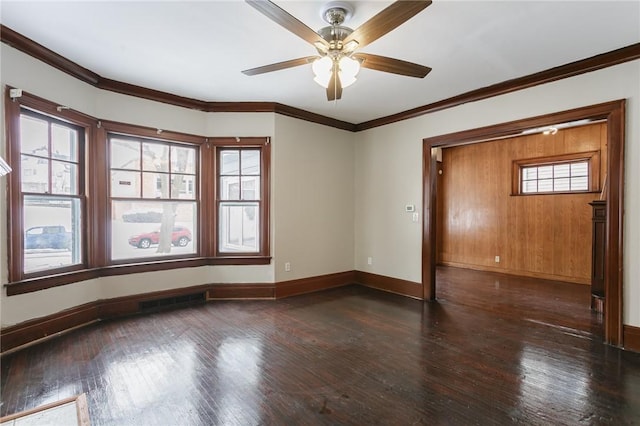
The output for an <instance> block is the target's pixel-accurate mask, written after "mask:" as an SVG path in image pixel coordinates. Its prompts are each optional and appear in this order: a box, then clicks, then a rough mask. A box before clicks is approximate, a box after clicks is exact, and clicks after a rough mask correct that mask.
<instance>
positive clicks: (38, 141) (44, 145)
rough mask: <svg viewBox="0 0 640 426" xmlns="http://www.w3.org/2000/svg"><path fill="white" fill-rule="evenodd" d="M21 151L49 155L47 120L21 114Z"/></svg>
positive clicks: (43, 155) (42, 155)
mask: <svg viewBox="0 0 640 426" xmlns="http://www.w3.org/2000/svg"><path fill="white" fill-rule="evenodd" d="M20 152H22V153H24V154H31V155H39V156H41V157H48V156H49V124H48V123H47V122H46V121H45V120H40V119H38V118H34V117H29V116H26V115H21V116H20Z"/></svg>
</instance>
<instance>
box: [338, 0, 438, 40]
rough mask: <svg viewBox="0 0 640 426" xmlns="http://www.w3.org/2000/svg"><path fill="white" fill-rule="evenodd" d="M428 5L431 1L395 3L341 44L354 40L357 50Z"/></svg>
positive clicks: (402, 1)
mask: <svg viewBox="0 0 640 426" xmlns="http://www.w3.org/2000/svg"><path fill="white" fill-rule="evenodd" d="M430 4H431V0H421V1H404V0H400V1H396V2H395V3H392V4H391V5H390V6H389V7H387V8H386V9H384V10H383V11H382V12H380V13H378V14H377V15H376V16H374V17H373V18H371V19H369V20H368V21H367V22H365V23H364V24H362V25H360V26H359V27H358V28H356V29H355V30H354V31H353V32H352V33H351V34H349V36H347V38H345V39H344V40H343V43H344V44H347V43H348V42H350V41H351V40H356V41H357V42H358V48H362V47H364V46H366V45H367V44H369V43H371V42H373V41H375V40H377V39H379V38H380V37H382V36H383V35H385V34H387V33H388V32H390V31H391V30H393V29H394V28H396V27H398V26H400V25H402V24H404V23H405V22H406V21H408V20H409V19H411V18H412V17H413V16H414V15H416V14H417V13H418V12H420V11H422V10H424V9H426V8H427V6H429V5H430Z"/></svg>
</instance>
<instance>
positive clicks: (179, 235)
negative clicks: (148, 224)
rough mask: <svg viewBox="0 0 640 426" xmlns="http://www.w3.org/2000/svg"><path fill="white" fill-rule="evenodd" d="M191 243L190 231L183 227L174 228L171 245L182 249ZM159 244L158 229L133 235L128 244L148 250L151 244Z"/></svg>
mask: <svg viewBox="0 0 640 426" xmlns="http://www.w3.org/2000/svg"><path fill="white" fill-rule="evenodd" d="M189 241H191V231H190V230H189V228H185V227H184V226H174V227H173V232H172V233H171V244H173V245H174V246H178V247H184V246H186V245H187V244H189ZM159 242H160V229H156V230H155V231H153V232H147V233H144V234H138V235H133V236H131V237H129V244H130V245H132V246H134V247H139V248H149V247H151V245H152V244H158V243H159Z"/></svg>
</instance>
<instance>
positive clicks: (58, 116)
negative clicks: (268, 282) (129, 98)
mask: <svg viewBox="0 0 640 426" xmlns="http://www.w3.org/2000/svg"><path fill="white" fill-rule="evenodd" d="M9 89H10V88H8V87H7V88H6V92H7V93H6V96H5V109H6V112H7V114H6V117H7V119H6V130H7V159H8V161H9V164H10V166H11V167H12V168H13V171H12V172H11V173H10V174H9V175H7V177H6V178H7V179H8V187H7V188H8V193H7V201H8V203H7V204H8V215H7V220H8V229H9V230H10V232H9V235H8V249H9V250H8V253H9V283H8V285H7V294H8V295H12V294H20V293H26V292H30V291H37V290H41V289H45V288H49V287H52V286H58V285H65V284H69V283H73V282H77V281H83V280H87V279H91V278H96V277H100V276H103V275H118V274H125V273H134V272H146V271H154V270H163V269H173V268H180V267H187V266H201V265H218V264H225V265H255V264H263V265H264V264H268V263H270V261H271V259H270V257H269V240H270V239H269V182H270V179H269V169H270V143H269V142H270V141H269V139H268V138H265V137H251V138H238V137H233V138H209V139H207V138H205V137H202V136H196V135H189V134H184V133H177V132H171V131H164V130H158V129H151V128H146V127H139V126H133V125H130V124H126V123H116V122H108V121H100V120H97V119H95V118H92V117H89V116H87V115H85V114H82V113H79V112H76V111H73V110H72V109H70V108H67V107H60V106H59V105H57V104H55V103H52V102H50V101H46V100H44V99H41V98H38V97H36V96H33V95H31V94H28V93H24V92H23V95H22V96H21V97H19V98H15V99H14V98H10V97H9ZM87 194H90V196H87Z"/></svg>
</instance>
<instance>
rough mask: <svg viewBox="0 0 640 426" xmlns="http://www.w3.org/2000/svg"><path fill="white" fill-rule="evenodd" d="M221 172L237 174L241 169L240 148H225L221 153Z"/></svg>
mask: <svg viewBox="0 0 640 426" xmlns="http://www.w3.org/2000/svg"><path fill="white" fill-rule="evenodd" d="M220 157H221V160H220V174H222V175H237V174H239V173H238V172H239V171H240V155H239V151H238V150H233V151H231V150H224V151H222V152H221V153H220Z"/></svg>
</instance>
